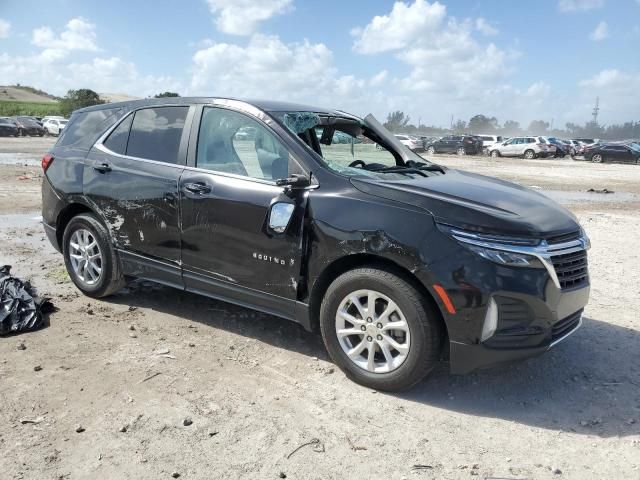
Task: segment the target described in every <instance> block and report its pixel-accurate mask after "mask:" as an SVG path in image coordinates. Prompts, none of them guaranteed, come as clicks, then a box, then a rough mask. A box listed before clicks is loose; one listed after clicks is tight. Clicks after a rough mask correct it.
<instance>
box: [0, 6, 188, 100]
mask: <svg viewBox="0 0 640 480" xmlns="http://www.w3.org/2000/svg"><path fill="white" fill-rule="evenodd" d="M32 44H33V45H35V46H36V47H38V48H40V51H38V52H37V53H33V54H31V55H16V56H12V55H9V54H8V53H0V85H9V84H15V83H20V84H22V85H30V86H34V87H37V88H41V89H43V90H45V91H47V92H49V93H52V94H54V95H64V94H65V93H66V92H67V90H69V89H77V88H90V89H92V90H95V91H97V92H105V91H106V92H126V93H130V94H132V95H138V96H147V95H152V94H155V93H158V92H159V91H164V90H174V91H175V90H179V88H180V85H179V83H178V82H177V81H176V80H174V79H171V78H168V77H154V76H151V75H143V74H141V73H140V72H138V70H137V68H136V66H135V65H134V64H133V63H131V62H127V61H125V60H122V59H120V58H119V57H115V56H112V57H106V58H102V57H95V58H92V59H86V58H85V59H83V58H82V57H86V56H87V53H89V54H91V53H93V52H96V51H99V48H98V46H97V37H96V32H95V25H93V24H92V23H90V22H89V21H88V20H85V19H83V18H74V19H72V20H70V21H69V22H68V23H67V24H66V26H65V28H64V29H63V30H62V32H60V34H59V35H56V34H55V33H54V30H53V29H52V28H50V27H40V28H36V29H35V30H33V33H32ZM72 53H73V54H74V58H69V57H70V56H71V55H72ZM78 54H80V55H78Z"/></svg>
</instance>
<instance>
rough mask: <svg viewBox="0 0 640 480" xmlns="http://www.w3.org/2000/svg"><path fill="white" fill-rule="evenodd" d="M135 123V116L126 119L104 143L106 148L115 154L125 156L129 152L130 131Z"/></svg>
mask: <svg viewBox="0 0 640 480" xmlns="http://www.w3.org/2000/svg"><path fill="white" fill-rule="evenodd" d="M132 122H133V115H129V116H128V117H127V118H125V119H124V120H123V121H122V122H121V123H120V125H118V126H117V127H116V128H115V130H114V131H113V132H111V133H110V134H109V136H108V137H107V139H106V140H105V141H104V146H105V147H107V148H108V149H109V150H111V151H112V152H114V153H119V154H120V155H124V154H125V153H126V152H127V142H128V140H129V129H130V128H131V123H132Z"/></svg>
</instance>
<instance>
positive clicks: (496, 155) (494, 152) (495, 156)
mask: <svg viewBox="0 0 640 480" xmlns="http://www.w3.org/2000/svg"><path fill="white" fill-rule="evenodd" d="M499 156H500V152H499V151H498V150H493V151H492V152H491V157H493V158H498V157H499Z"/></svg>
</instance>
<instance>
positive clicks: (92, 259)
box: [69, 228, 103, 286]
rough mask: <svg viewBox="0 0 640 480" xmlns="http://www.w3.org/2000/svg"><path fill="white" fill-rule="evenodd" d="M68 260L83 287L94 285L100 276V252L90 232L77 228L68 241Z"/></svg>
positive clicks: (101, 262)
mask: <svg viewBox="0 0 640 480" xmlns="http://www.w3.org/2000/svg"><path fill="white" fill-rule="evenodd" d="M69 259H70V261H71V267H72V268H73V273H74V274H75V275H76V277H77V278H78V279H79V280H80V281H81V282H82V283H84V284H85V285H89V286H91V285H95V284H96V283H98V282H99V281H100V277H101V276H102V264H103V261H102V252H100V247H99V246H98V242H97V240H96V238H95V236H94V234H93V233H92V232H90V231H89V230H87V229H84V228H79V229H78V230H76V231H75V232H73V234H72V235H71V238H70V239H69Z"/></svg>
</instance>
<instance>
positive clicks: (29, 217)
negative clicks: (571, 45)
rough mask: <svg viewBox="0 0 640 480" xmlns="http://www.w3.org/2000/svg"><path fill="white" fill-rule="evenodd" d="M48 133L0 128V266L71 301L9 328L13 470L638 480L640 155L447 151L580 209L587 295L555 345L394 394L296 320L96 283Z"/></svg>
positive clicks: (165, 291)
mask: <svg viewBox="0 0 640 480" xmlns="http://www.w3.org/2000/svg"><path fill="white" fill-rule="evenodd" d="M51 143H52V140H51V139H46V138H45V139H15V140H13V139H0V164H3V165H0V264H5V263H8V264H11V265H13V273H14V274H15V275H17V276H19V277H21V278H24V279H29V280H31V281H32V282H33V284H34V285H35V286H36V287H37V288H38V289H39V291H40V292H41V293H42V294H44V295H47V296H50V297H51V298H52V299H53V302H54V304H55V305H56V306H57V307H58V309H59V310H58V311H57V312H56V313H54V314H52V315H51V318H50V325H49V326H48V327H47V328H45V329H43V330H40V331H38V332H32V333H28V334H23V335H20V336H14V337H5V338H1V339H0V385H1V386H2V388H0V405H2V408H0V451H2V455H0V478H2V479H4V478H7V479H9V478H11V479H17V478H25V479H62V478H64V479H84V478H90V479H115V478H117V479H145V480H146V479H149V480H151V479H154V480H155V479H162V478H168V479H170V478H173V477H175V476H176V475H180V478H185V479H205V478H206V479H210V478H251V479H253V478H256V479H257V478H260V479H269V478H274V479H277V478H285V477H284V476H285V475H286V478H290V479H344V478H375V479H378V478H380V479H402V478H406V479H413V478H416V479H423V478H424V479H443V478H445V479H458V478H474V477H477V478H485V479H489V478H502V479H551V478H553V479H558V478H566V479H585V478H589V479H591V478H593V479H602V478H611V479H614V478H615V479H618V478H621V479H622V478H624V479H632V478H637V479H640V349H639V348H638V345H639V344H640V315H639V314H640V299H639V295H638V284H639V283H640V282H639V281H640V253H639V251H638V248H637V244H638V234H639V232H640V214H639V213H638V211H639V210H638V207H639V206H640V181H639V180H640V167H637V166H631V165H608V164H605V165H593V164H587V163H583V162H573V161H571V160H530V161H526V160H518V159H512V160H507V159H498V160H495V159H488V158H475V157H460V158H457V157H450V156H437V157H435V159H436V160H437V161H439V162H441V163H443V164H446V165H449V166H454V167H457V168H465V169H468V170H472V171H475V172H478V173H484V174H489V175H495V176H498V177H501V178H504V179H508V180H512V181H517V182H519V183H521V184H523V185H527V186H533V187H534V188H538V189H539V190H540V191H542V192H545V193H547V194H549V195H551V196H553V197H554V198H557V199H558V200H559V201H560V202H562V203H564V204H566V205H567V206H568V208H570V209H571V210H573V211H574V212H575V213H576V214H577V215H578V217H579V218H580V220H581V222H582V223H583V225H584V227H585V228H586V230H587V232H588V233H589V235H590V236H591V239H592V243H593V248H592V250H591V252H590V264H591V277H592V294H591V301H590V303H589V305H588V306H587V308H586V310H585V321H584V325H583V328H582V329H581V330H579V331H578V332H576V333H575V334H574V335H573V336H572V337H570V338H569V339H567V340H566V341H565V342H563V343H562V344H560V345H558V347H556V348H555V349H553V350H552V351H550V352H548V353H547V354H546V355H544V356H542V357H539V358H535V359H532V360H529V361H526V362H524V363H520V364H516V365H512V366H506V367H501V368H496V369H492V370H487V371H482V372H478V373H474V374H471V375H467V376H462V377H459V376H451V375H449V374H448V373H447V365H446V364H443V365H441V366H440V368H439V369H437V371H436V372H434V373H433V374H432V375H431V376H430V377H429V378H428V379H427V380H425V381H424V382H423V383H421V384H420V385H418V386H417V387H416V388H414V389H413V390H411V391H410V392H407V393H403V394H395V395H391V394H383V393H379V392H375V391H371V390H369V389H366V388H363V387H360V386H358V385H355V384H353V383H352V382H350V381H348V380H347V379H346V378H345V377H344V375H343V374H342V373H341V372H340V371H339V370H337V369H336V368H335V367H334V366H333V365H332V364H331V363H330V362H329V361H328V358H327V355H326V353H325V351H324V348H323V346H322V342H321V339H320V337H319V336H318V335H314V334H310V333H307V332H305V331H304V330H303V329H302V328H301V327H298V326H297V325H295V324H292V323H289V322H286V321H284V320H280V319H277V318H274V317H270V316H268V315H264V314H260V313H256V312H253V311H250V310H246V309H243V308H240V307H235V306H232V305H228V304H225V303H223V302H218V301H215V300H210V299H207V298H203V297H199V296H196V295H192V294H189V293H184V292H180V291H177V290H172V289H169V288H165V287H161V286H156V285H153V284H150V283H146V282H135V283H133V284H131V285H130V286H129V287H128V288H127V289H126V290H125V291H123V292H121V293H119V294H117V295H115V296H113V297H111V298H108V299H105V300H104V301H96V300H92V299H89V298H87V297H84V296H82V295H80V294H79V293H78V291H77V290H76V289H75V288H74V287H73V285H72V284H71V282H70V280H69V278H68V276H67V275H66V272H65V270H64V266H63V262H62V257H61V256H60V255H59V254H58V253H57V252H55V251H54V250H53V248H52V247H51V246H50V245H49V243H48V241H47V240H46V239H45V237H44V234H43V232H42V228H41V226H40V225H39V218H38V216H39V202H40V194H39V185H40V177H39V175H40V171H39V167H37V165H38V162H39V158H40V157H41V156H42V154H43V153H44V151H46V149H47V148H48V146H49V145H51ZM9 163H12V164H11V165H8V164H9ZM25 164H27V166H25ZM24 177H26V179H20V178H24ZM589 188H594V189H602V188H608V189H610V190H615V192H616V193H614V194H606V195H605V194H596V193H586V192H585V191H586V190H588V189H589ZM20 345H24V347H25V349H19V347H20ZM36 367H40V368H41V369H38V368H36ZM303 445H304V446H303ZM299 447H300V448H299Z"/></svg>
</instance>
